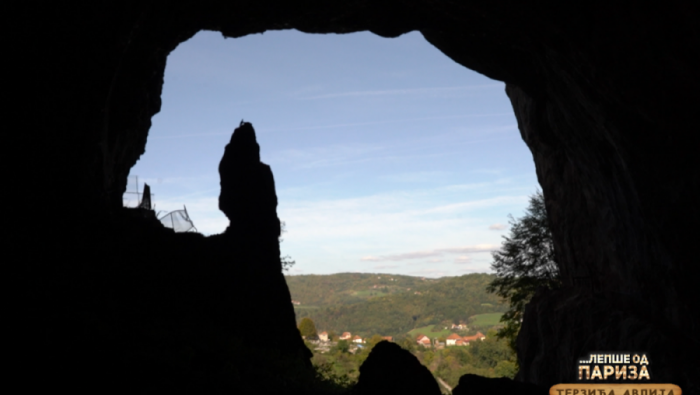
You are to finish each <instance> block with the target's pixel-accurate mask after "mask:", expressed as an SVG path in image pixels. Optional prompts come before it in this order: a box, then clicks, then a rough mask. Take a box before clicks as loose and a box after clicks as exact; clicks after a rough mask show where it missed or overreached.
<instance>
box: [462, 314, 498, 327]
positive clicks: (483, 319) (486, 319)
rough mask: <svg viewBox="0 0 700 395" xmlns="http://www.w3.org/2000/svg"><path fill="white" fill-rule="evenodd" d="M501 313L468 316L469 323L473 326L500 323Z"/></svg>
mask: <svg viewBox="0 0 700 395" xmlns="http://www.w3.org/2000/svg"><path fill="white" fill-rule="evenodd" d="M502 315H503V314H502V313H488V314H477V315H474V316H472V317H470V318H471V319H472V320H473V321H471V320H470V325H473V326H480V327H484V326H496V325H498V324H499V323H500V320H501V316H502Z"/></svg>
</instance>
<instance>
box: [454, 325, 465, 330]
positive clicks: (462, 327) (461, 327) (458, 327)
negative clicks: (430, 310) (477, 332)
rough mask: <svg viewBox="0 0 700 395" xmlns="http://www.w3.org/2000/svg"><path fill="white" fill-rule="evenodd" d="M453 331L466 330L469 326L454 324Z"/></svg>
mask: <svg viewBox="0 0 700 395" xmlns="http://www.w3.org/2000/svg"><path fill="white" fill-rule="evenodd" d="M452 329H457V330H466V329H467V324H452Z"/></svg>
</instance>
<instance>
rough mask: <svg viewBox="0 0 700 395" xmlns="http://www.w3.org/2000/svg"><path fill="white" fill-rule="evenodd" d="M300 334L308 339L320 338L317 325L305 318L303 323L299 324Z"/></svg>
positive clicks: (302, 320)
mask: <svg viewBox="0 0 700 395" xmlns="http://www.w3.org/2000/svg"><path fill="white" fill-rule="evenodd" d="M299 333H301V335H302V336H305V337H306V338H307V339H308V338H314V337H318V333H316V325H315V324H314V322H313V321H312V320H311V318H309V317H304V318H302V319H301V322H300V323H299Z"/></svg>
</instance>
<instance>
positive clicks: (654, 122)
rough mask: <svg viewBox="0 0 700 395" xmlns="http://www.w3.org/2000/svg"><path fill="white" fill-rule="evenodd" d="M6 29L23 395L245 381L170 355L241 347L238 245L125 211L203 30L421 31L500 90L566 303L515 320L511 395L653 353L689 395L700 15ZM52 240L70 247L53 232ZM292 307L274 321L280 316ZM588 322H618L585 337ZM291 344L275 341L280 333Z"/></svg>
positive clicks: (230, 13)
mask: <svg viewBox="0 0 700 395" xmlns="http://www.w3.org/2000/svg"><path fill="white" fill-rule="evenodd" d="M7 15H9V16H10V18H9V26H8V27H7V29H8V31H10V32H12V37H13V39H12V40H10V41H11V42H10V43H9V45H8V49H7V52H9V53H7V58H8V59H12V61H11V62H8V64H9V66H10V67H11V72H10V73H9V75H11V76H12V80H13V81H19V82H21V83H18V84H11V85H10V92H8V95H9V96H10V97H13V100H12V101H11V107H10V108H9V109H8V111H7V112H8V113H9V114H11V116H12V117H13V118H16V120H17V122H12V124H18V125H20V127H19V128H12V129H11V130H17V132H8V135H9V137H10V139H9V140H8V142H7V145H8V147H11V149H12V151H13V152H14V153H15V155H16V156H17V157H19V158H20V161H18V162H17V163H21V166H16V167H15V168H13V169H12V171H11V172H10V177H11V179H10V180H9V183H8V184H9V185H12V187H13V188H14V189H17V190H20V191H22V192H23V196H22V199H19V200H18V201H17V203H15V204H14V205H13V209H12V213H11V215H10V218H9V219H10V221H9V223H7V224H6V226H7V228H8V229H11V230H12V235H11V236H10V237H11V239H10V240H9V241H8V242H7V243H6V244H8V245H10V246H11V247H10V248H11V250H10V251H7V253H6V257H7V263H6V266H7V267H10V268H19V269H20V270H22V275H21V276H19V278H20V288H21V289H22V293H21V294H20V295H19V296H18V297H17V298H16V299H17V300H19V301H20V302H19V303H22V304H25V305H26V306H23V307H22V308H21V309H20V310H21V311H22V312H23V315H22V316H21V317H20V319H17V320H13V322H18V323H20V324H21V325H22V328H21V329H22V330H21V331H20V332H21V333H22V337H21V338H18V339H14V340H15V343H17V344H22V345H23V346H24V347H25V350H24V352H23V353H22V358H23V359H21V360H18V361H17V365H18V366H23V367H26V369H25V370H26V371H27V372H31V374H32V377H31V379H28V380H25V383H28V384H27V385H30V386H39V385H41V383H51V385H52V386H53V387H56V386H57V385H58V384H57V383H63V384H66V388H71V390H72V391H76V388H75V386H74V385H75V383H86V381H85V377H99V378H100V380H98V379H95V381H94V382H95V383H104V382H114V383H121V385H123V386H126V387H129V386H135V385H136V384H135V383H137V382H142V381H145V382H146V383H147V384H148V385H143V386H141V385H140V386H138V388H149V389H154V388H155V389H158V388H160V389H162V388H166V387H168V388H169V387H171V386H173V385H175V386H178V387H181V388H184V387H185V386H184V385H178V384H177V383H179V382H181V381H183V380H184V381H188V380H189V381H190V382H195V381H197V380H200V381H199V382H202V383H219V384H220V383H238V384H235V385H239V384H240V385H243V383H245V382H246V381H247V380H250V376H247V375H248V374H251V372H252V371H251V370H250V369H249V370H246V369H248V368H246V366H249V364H246V363H243V362H235V361H236V360H235V359H234V358H231V357H230V355H231V354H232V353H233V352H231V353H229V354H226V352H223V351H221V358H218V357H217V358H211V361H215V360H217V361H227V362H225V363H224V362H222V363H221V364H219V365H217V366H233V367H235V369H234V368H231V369H228V370H225V369H224V370H222V371H226V372H227V373H225V374H224V373H221V375H220V376H217V377H219V378H218V379H216V380H213V379H206V380H205V379H198V378H197V377H200V378H201V377H204V376H203V375H205V373H204V372H205V371H210V372H214V371H216V372H219V370H216V369H213V368H212V370H208V369H209V368H206V369H205V368H201V370H197V369H200V368H195V367H194V366H206V364H204V363H199V362H198V363H194V364H188V363H185V362H183V363H180V362H177V361H180V360H183V361H187V360H188V359H187V358H185V356H186V355H189V354H188V352H187V351H182V350H188V349H194V350H195V354H196V355H210V354H208V353H209V352H210V351H207V350H222V349H227V348H226V347H229V348H228V349H229V350H231V349H233V348H232V346H230V345H227V344H229V343H227V341H224V340H220V339H232V338H234V339H240V338H242V337H244V336H245V333H244V332H243V331H242V330H240V329H235V328H239V327H240V326H241V325H240V324H239V325H236V320H237V319H238V318H236V317H237V316H238V314H237V312H238V309H241V308H244V307H243V306H244V305H247V307H245V308H246V309H248V308H250V309H252V308H254V305H255V304H256V303H257V300H256V299H252V298H248V297H246V294H245V292H243V291H242V290H244V289H246V288H245V287H246V286H249V284H253V285H254V284H255V283H256V282H257V281H258V278H256V277H252V275H251V274H249V273H247V272H243V271H241V269H240V268H245V267H257V266H253V265H247V264H244V261H243V259H244V258H242V257H243V255H241V254H238V253H237V252H236V251H238V247H236V246H234V245H233V244H232V241H231V240H233V239H231V240H228V241H222V239H223V238H225V237H223V236H221V237H210V238H204V237H199V238H198V237H196V236H194V235H177V234H173V233H172V232H167V231H165V230H158V228H154V227H150V226H148V225H143V223H141V222H139V221H140V219H139V218H136V217H132V216H130V215H128V214H127V212H126V211H125V210H122V209H121V204H122V203H121V202H122V200H121V198H122V194H123V192H124V190H125V188H126V180H127V175H128V172H129V169H130V168H131V167H132V166H133V165H134V164H135V163H136V161H137V160H138V158H139V157H140V156H141V155H142V154H143V153H144V152H145V148H146V141H147V137H148V131H149V128H150V126H151V118H152V117H153V115H154V114H156V113H158V111H159V110H160V105H161V100H160V96H161V92H162V85H163V75H164V71H165V65H166V58H167V56H168V54H169V53H170V52H171V51H172V50H174V49H175V48H176V47H177V46H178V44H180V43H182V42H184V41H186V40H188V39H189V38H190V37H192V36H193V35H194V34H196V33H197V32H198V31H200V30H214V31H219V32H221V33H222V35H224V36H225V37H231V38H235V37H242V36H245V35H248V34H254V33H261V32H264V31H266V30H278V29H298V30H300V31H303V32H308V33H348V32H356V31H371V32H373V33H375V34H378V35H380V36H383V37H397V36H399V35H401V34H403V33H407V32H410V31H420V33H421V34H422V35H423V37H424V38H425V39H426V40H427V41H428V42H430V43H431V44H432V45H434V46H435V47H436V48H437V49H439V50H440V51H442V52H443V53H444V54H445V55H447V56H449V57H450V58H451V59H453V60H454V61H455V62H457V63H459V64H461V65H463V66H465V67H468V68H470V69H473V70H475V71H478V72H479V73H482V74H484V75H486V76H488V77H490V78H493V79H496V80H499V81H504V82H505V83H506V93H507V95H508V97H509V98H510V100H511V103H512V104H513V109H514V112H515V115H516V118H517V120H518V127H519V130H520V134H521V136H522V138H523V140H524V141H525V142H526V144H527V145H528V147H529V148H530V150H531V151H532V153H533V160H534V162H535V166H536V170H537V177H538V181H539V183H540V184H541V186H542V189H543V192H544V196H545V202H546V205H547V212H548V216H549V219H550V226H551V229H552V233H553V236H554V241H555V249H556V252H557V256H558V261H559V264H560V269H561V270H560V272H561V273H562V276H563V283H564V289H562V290H560V291H557V292H551V293H543V294H541V295H539V296H538V297H537V298H536V299H535V300H533V305H532V306H531V307H530V308H528V310H527V312H526V314H525V321H524V323H523V330H522V331H521V338H519V339H518V344H519V347H520V349H519V352H518V355H519V356H518V358H519V364H520V372H519V376H518V378H519V379H520V380H523V381H529V382H533V383H537V384H539V385H543V386H550V385H552V384H555V383H560V382H567V381H572V380H575V377H574V376H572V372H573V369H574V366H575V361H576V360H577V359H578V358H580V357H581V356H583V355H586V354H587V353H589V352H592V351H600V350H606V351H630V350H639V347H642V349H644V347H646V346H645V345H651V344H655V345H654V346H653V347H652V348H653V349H654V350H655V351H654V354H653V355H651V356H650V358H651V359H652V360H653V361H671V360H676V361H677V362H676V363H677V366H679V368H677V369H663V368H661V366H660V365H654V370H653V371H652V377H654V378H655V379H658V380H663V381H666V382H671V383H675V384H678V385H680V386H681V387H682V388H683V391H684V393H686V394H692V393H700V371H699V369H700V368H698V364H697V356H698V355H700V342H699V341H698V333H700V315H699V314H698V311H700V298H698V297H697V285H696V283H697V275H695V272H696V269H697V268H696V266H697V251H696V247H695V244H696V240H697V239H698V229H700V228H698V227H697V226H696V224H699V223H700V210H698V205H697V201H698V197H700V181H699V178H698V177H699V176H698V172H697V169H698V168H700V156H698V154H697V147H698V144H697V128H698V126H697V125H698V111H697V109H698V108H700V95H698V94H697V92H698V91H700V72H698V70H700V63H699V62H700V38H699V37H700V36H698V31H697V25H698V23H697V21H698V20H699V19H700V9H699V8H698V3H697V2H692V1H684V0H668V1H664V2H640V3H639V4H636V5H635V6H634V7H626V6H622V5H619V4H618V3H616V2H558V3H556V4H553V5H548V6H546V7H545V6H542V5H541V4H540V3H538V2H534V1H510V0H493V1H481V2H434V1H425V0H407V1H404V2H395V1H388V0H376V1H372V2H328V4H325V3H324V4H323V6H321V5H320V3H319V2H300V1H295V0H291V1H284V2H282V1H277V0H262V1H257V2H243V1H237V0H230V1H217V0H210V1H209V0H207V1H201V0H198V1H182V2H177V3H166V2H160V1H144V2H135V1H109V0H108V1H103V2H92V3H89V4H88V3H87V2H85V3H84V4H82V3H75V5H71V6H66V5H65V4H63V3H60V2H53V3H51V2H47V3H45V4H42V5H41V7H37V6H36V4H35V3H33V2H15V3H12V5H11V6H10V7H9V8H8V10H7ZM17 87H19V89H16V88H17ZM13 120H15V119H11V121H13ZM694 141H695V143H694ZM57 208H58V210H57ZM16 213H21V214H20V215H17V214H16ZM48 219H50V220H51V221H53V222H52V223H60V224H62V227H59V226H54V227H53V228H51V227H49V230H47V226H46V224H47V220H48ZM151 222H152V221H151ZM684 225H685V226H684ZM219 247H220V248H219ZM245 259H248V258H245ZM276 284H277V285H275V286H274V287H277V288H278V290H277V291H276V292H279V293H280V294H282V293H284V292H285V290H284V287H283V286H282V283H281V282H278V283H276ZM253 285H250V286H251V287H252V286H253ZM267 287H272V285H269V284H268V285H267ZM280 303H281V302H280ZM287 304H288V301H287V302H285V303H281V304H280V305H279V306H278V307H276V308H275V310H274V311H271V312H269V313H270V315H271V316H276V315H280V314H281V315H282V316H285V314H292V311H293V310H292V308H291V306H287ZM585 305H590V306H594V307H595V308H596V309H597V310H596V311H595V315H596V316H599V317H600V316H604V315H605V313H606V312H609V314H608V315H607V317H612V318H614V319H604V320H601V319H596V320H594V319H589V318H588V315H587V314H588V311H587V310H585V309H583V308H581V306H585ZM563 322H571V323H576V325H563V324H562V323H563ZM193 328H198V329H197V330H195V329H193ZM642 328H652V329H653V330H650V331H646V330H642ZM295 331H296V328H295V327H294V326H293V325H291V324H290V323H288V322H286V321H285V322H284V323H283V324H281V327H278V328H276V333H277V334H279V333H285V334H286V335H287V336H293V335H294V332H295ZM154 333H156V334H157V333H160V334H162V336H155V335H154ZM213 333H216V334H217V335H216V336H215V335H213ZM620 333H629V334H631V333H634V336H620V335H619V334H620ZM656 333H662V334H663V336H656ZM164 339H169V340H168V341H165V340H164ZM241 344H243V345H245V344H246V343H245V342H243V343H241ZM188 347H189V348H188ZM241 347H243V346H241ZM650 347H651V346H650ZM96 350H97V351H96ZM178 350H179V351H178ZM180 351H182V352H180ZM640 351H641V350H640ZM212 352H213V351H212ZM216 352H219V351H216ZM39 355H40V356H42V358H41V363H39V362H37V360H38V357H37V356H39ZM180 357H182V358H180ZM154 358H155V360H158V361H161V362H158V363H155V362H154ZM194 359H195V360H199V361H201V360H202V359H201V358H199V357H197V358H194ZM204 359H206V358H204ZM273 359H274V357H269V359H268V360H273ZM299 363H300V364H302V365H303V363H302V362H299ZM660 363H661V362H660ZM664 363H665V362H664ZM288 366H295V365H293V364H290V365H288ZM98 367H99V368H98ZM139 367H143V369H141V368H139ZM156 367H157V368H156ZM286 369H289V367H288V368H286ZM75 372H82V373H81V375H80V377H78V376H77V374H76V373H75ZM150 372H160V373H158V374H155V373H153V374H150ZM168 372H170V373H168ZM236 372H237V373H236ZM657 372H658V373H657ZM88 373H90V374H88ZM207 374H208V373H207ZM211 374H214V373H211ZM109 375H112V376H109ZM227 375H229V376H227ZM37 377H42V378H43V380H37V379H36V378H37ZM235 377H244V378H241V379H235ZM280 380H281V379H280ZM268 381H269V382H272V381H274V380H268ZM278 382H281V381H278ZM173 383H175V384H173ZM71 384H73V385H71ZM219 384H211V385H212V386H217V385H219ZM85 385H87V384H85ZM193 385H194V384H193ZM221 385H223V384H221ZM227 385H228V384H227ZM231 385H232V386H234V384H231ZM96 388H102V387H99V386H98V387H96ZM90 389H91V390H92V391H90V392H92V393H94V392H95V388H90ZM27 391H28V392H30V391H31V388H28V389H27ZM144 391H146V390H144ZM154 391H155V390H154ZM33 392H38V391H33ZM98 392H99V391H98ZM200 392H201V391H200Z"/></svg>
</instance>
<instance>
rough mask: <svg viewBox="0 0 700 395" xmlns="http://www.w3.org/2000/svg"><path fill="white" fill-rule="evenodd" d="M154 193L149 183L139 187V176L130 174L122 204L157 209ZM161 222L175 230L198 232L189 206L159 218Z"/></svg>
mask: <svg viewBox="0 0 700 395" xmlns="http://www.w3.org/2000/svg"><path fill="white" fill-rule="evenodd" d="M153 196H154V195H153V194H152V193H151V190H150V187H149V186H148V184H146V183H144V184H143V187H139V177H138V176H129V177H128V178H127V184H126V191H125V192H124V195H122V204H123V205H124V207H128V208H141V209H146V210H153V209H155V204H153ZM158 220H159V221H160V223H162V224H163V226H165V227H166V228H170V229H172V230H174V231H175V232H178V233H180V232H196V231H197V228H196V227H195V226H194V222H192V219H191V218H190V215H189V213H188V212H187V207H185V206H184V205H183V209H182V210H174V211H171V212H169V213H167V214H164V215H162V216H160V217H159V218H158Z"/></svg>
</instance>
